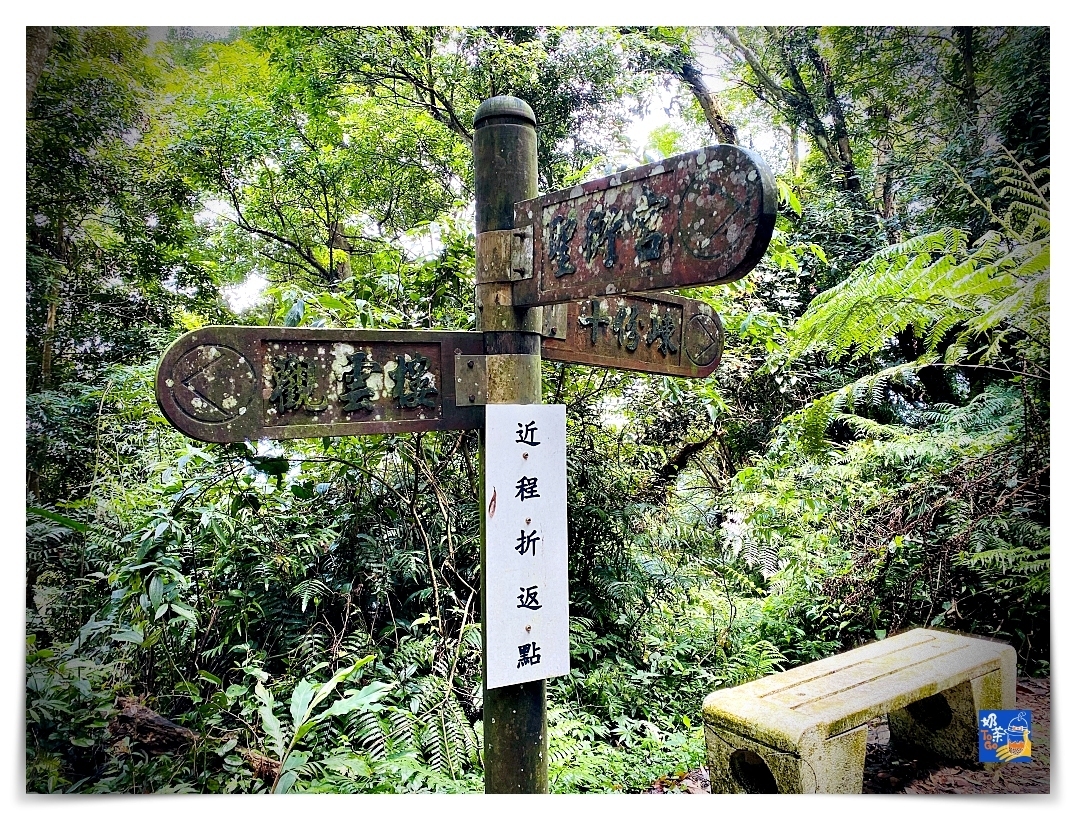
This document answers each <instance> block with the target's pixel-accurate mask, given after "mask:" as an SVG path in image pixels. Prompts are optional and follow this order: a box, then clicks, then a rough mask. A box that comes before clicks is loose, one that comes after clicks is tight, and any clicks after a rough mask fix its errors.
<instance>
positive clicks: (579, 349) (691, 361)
mask: <svg viewBox="0 0 1076 820" xmlns="http://www.w3.org/2000/svg"><path fill="white" fill-rule="evenodd" d="M545 310H546V311H547V313H549V312H552V313H553V315H554V316H556V319H553V320H550V321H551V322H553V321H555V322H556V324H550V326H549V327H548V328H546V330H545V333H546V334H547V335H546V338H543V339H542V358H544V359H552V360H553V361H558V362H571V363H574V364H591V365H597V366H599V367H615V368H619V369H621V370H642V371H645V372H647V373H664V374H667V375H670V376H693V377H702V376H708V375H710V373H712V372H713V371H714V370H715V369H716V368H717V365H718V364H719V363H720V361H721V350H722V347H723V346H724V338H725V337H724V329H723V328H722V326H721V319H720V317H719V316H718V315H717V313H716V312H715V311H714V310H713V308H711V307H710V306H709V305H707V304H706V303H705V302H699V301H696V300H695V299H684V298H681V297H679V296H673V295H672V294H668V293H660V294H659V293H655V294H648V295H646V296H640V295H638V294H624V295H616V296H593V297H589V298H586V299H577V300H574V301H572V302H568V303H566V304H564V305H555V306H554V309H553V310H551V308H550V307H546V308H545ZM558 325H559V326H558Z"/></svg>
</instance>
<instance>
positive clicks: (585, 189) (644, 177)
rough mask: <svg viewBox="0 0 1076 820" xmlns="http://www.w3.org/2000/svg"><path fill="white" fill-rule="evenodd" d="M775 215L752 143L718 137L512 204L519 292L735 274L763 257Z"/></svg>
mask: <svg viewBox="0 0 1076 820" xmlns="http://www.w3.org/2000/svg"><path fill="white" fill-rule="evenodd" d="M776 215H777V195H776V186H775V184H774V180H773V174H772V173H771V171H770V169H769V168H768V166H767V165H766V163H765V162H764V161H763V160H762V159H761V158H760V157H759V156H758V155H757V154H755V153H753V152H751V151H748V150H746V149H744V148H740V147H738V146H735V145H713V146H709V147H707V148H702V149H700V150H698V151H691V152H689V153H686V154H680V155H678V156H675V157H669V158H668V159H665V160H662V161H661V162H655V163H652V164H650V165H643V166H640V167H638V168H633V169H631V170H629V171H624V172H623V173H620V174H614V175H613V176H609V177H604V178H603V179H597V180H594V181H592V182H587V183H583V184H581V185H576V186H575V187H574V188H569V189H565V190H563V191H557V192H555V193H551V194H546V195H545V196H540V197H537V198H535V199H529V200H526V201H525V202H519V203H516V206H515V240H516V243H515V248H514V250H513V260H514V261H513V274H514V277H515V278H516V281H515V282H514V284H513V300H514V302H515V304H516V305H548V304H554V303H557V302H565V301H568V300H571V299H579V298H585V297H590V296H608V295H611V294H614V293H639V292H645V291H652V290H669V289H675V288H683V287H690V286H693V285H701V284H718V283H722V282H732V281H734V280H736V279H739V278H741V277H742V276H744V275H745V274H746V273H747V272H748V271H750V270H751V269H752V268H753V267H754V266H755V265H757V264H758V262H759V260H760V259H761V258H762V255H763V253H765V251H766V246H767V245H768V244H769V241H770V236H771V235H772V233H773V227H774V222H775V220H776Z"/></svg>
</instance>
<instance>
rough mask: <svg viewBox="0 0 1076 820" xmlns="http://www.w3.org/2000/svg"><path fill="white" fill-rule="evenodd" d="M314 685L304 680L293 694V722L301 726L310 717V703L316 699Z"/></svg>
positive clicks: (294, 724)
mask: <svg viewBox="0 0 1076 820" xmlns="http://www.w3.org/2000/svg"><path fill="white" fill-rule="evenodd" d="M314 691H315V690H314V684H312V683H311V682H310V681H309V680H307V679H306V678H303V679H302V680H301V681H299V683H298V684H297V685H296V687H295V690H294V691H293V692H292V693H291V722H292V725H293V726H299V725H300V724H302V723H303V722H304V721H305V720H306V719H307V718H308V717H309V716H310V701H311V699H312V698H313V697H314Z"/></svg>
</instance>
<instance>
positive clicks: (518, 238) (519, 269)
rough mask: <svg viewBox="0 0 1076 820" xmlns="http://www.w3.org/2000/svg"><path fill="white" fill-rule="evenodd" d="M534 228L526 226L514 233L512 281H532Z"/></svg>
mask: <svg viewBox="0 0 1076 820" xmlns="http://www.w3.org/2000/svg"><path fill="white" fill-rule="evenodd" d="M533 259H534V228H533V226H531V225H526V226H524V227H522V228H519V229H516V230H513V231H512V252H511V260H512V261H511V270H512V280H513V281H519V280H521V279H530V278H531V277H532V276H533V275H534V270H533V261H532V260H533Z"/></svg>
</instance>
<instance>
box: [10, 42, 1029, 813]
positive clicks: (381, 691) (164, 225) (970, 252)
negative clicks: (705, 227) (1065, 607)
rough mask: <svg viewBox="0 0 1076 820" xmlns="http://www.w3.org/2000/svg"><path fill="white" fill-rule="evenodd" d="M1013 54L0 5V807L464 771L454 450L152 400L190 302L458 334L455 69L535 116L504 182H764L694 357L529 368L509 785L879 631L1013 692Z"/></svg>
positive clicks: (1021, 450) (468, 681)
mask: <svg viewBox="0 0 1076 820" xmlns="http://www.w3.org/2000/svg"><path fill="white" fill-rule="evenodd" d="M1049 46H1050V43H1049V30H1048V29H1046V28H1034V27H1029V28H1004V29H1001V28H982V27H956V28H945V29H931V30H927V29H910V28H890V29H875V28H849V27H832V28H781V27H770V28H728V27H716V28H671V27H656V28H655V27H650V28H616V27H608V28H593V27H588V28H555V27H529V28H518V27H517V28H497V27H470V28H422V27H395V28H393V27H367V28H301V29H300V28H250V29H234V30H230V31H211V30H200V29H188V28H177V29H171V30H168V31H167V32H166V33H165V32H159V31H158V32H156V33H154V35H153V36H152V37H151V36H150V32H148V31H147V30H144V29H128V28H73V27H53V28H28V29H27V69H28V72H27V81H28V82H27V99H26V118H27V131H26V158H27V164H26V186H27V199H26V223H25V224H26V327H27V338H26V390H27V397H26V499H27V502H26V503H27V509H26V514H27V517H26V568H27V577H26V610H25V611H26V685H27V691H26V788H27V790H29V791H35V792H43V791H73V792H147V791H169V792H182V791H194V792H256V791H267V790H274V791H307V792H318V791H330V792H417V791H442V792H465V791H476V790H481V784H482V779H481V759H480V750H481V731H482V722H481V721H482V702H481V696H482V689H481V681H480V671H481V670H480V657H481V655H480V651H481V646H480V627H479V623H478V618H479V617H480V615H479V613H478V612H477V611H476V610H477V602H476V598H477V593H476V589H477V585H478V519H477V514H478V512H477V502H476V489H477V488H476V476H475V470H476V466H477V459H476V454H477V434H476V433H474V432H466V433H444V434H436V433H428V434H418V435H400V436H371V437H363V438H340V439H325V440H313V441H300V442H289V443H270V442H258V443H250V444H248V445H228V446H220V445H202V444H199V443H196V442H193V441H191V440H189V439H186V438H184V437H183V436H182V435H180V434H179V433H177V432H176V431H175V430H173V429H172V428H171V427H170V426H169V425H168V424H167V423H165V421H164V420H163V418H162V417H161V415H160V413H159V411H158V409H157V406H156V403H155V401H154V397H153V389H152V386H153V375H154V371H155V368H156V363H157V360H158V358H159V356H160V354H161V352H162V351H163V350H164V349H165V347H166V346H167V345H168V344H169V343H170V341H171V340H173V339H174V338H176V337H177V336H178V335H179V334H181V333H183V332H185V331H187V330H190V329H193V328H197V327H199V326H202V325H205V324H220V323H226V324H227V323H240V324H277V325H281V324H282V325H289V326H306V327H380V328H431V327H442V328H464V329H469V328H472V327H473V326H474V314H473V311H474V308H473V301H472V297H473V293H472V285H473V254H474V233H473V230H474V229H473V221H472V220H473V202H472V199H473V190H472V184H473V174H472V170H471V157H470V142H471V138H472V127H471V118H472V116H473V113H474V110H475V108H476V107H477V105H478V103H479V102H480V101H481V100H482V99H484V98H486V97H488V96H492V95H496V94H514V95H516V96H519V97H522V98H523V99H525V100H527V101H528V102H529V103H530V105H531V106H532V107H533V109H534V111H535V113H536V115H537V118H538V123H539V128H538V134H539V161H540V187H541V189H542V190H543V191H550V190H554V189H557V188H561V187H565V186H568V185H571V184H574V183H575V182H577V181H580V180H585V179H590V178H595V177H599V176H602V175H604V174H606V173H610V172H612V171H615V170H616V169H617V168H620V167H623V166H631V165H635V164H638V163H642V162H646V161H651V160H656V159H659V158H662V157H665V156H669V155H672V154H675V153H678V152H681V151H687V150H690V149H693V148H697V147H699V146H702V145H705V144H710V143H714V142H719V141H721V142H738V143H740V144H743V145H746V146H749V147H754V148H755V149H756V150H758V151H760V152H761V153H762V154H763V155H764V157H765V158H766V159H767V161H768V162H769V163H770V164H771V167H772V168H773V169H774V171H775V173H776V175H777V178H778V186H779V191H780V198H781V208H780V215H779V218H778V226H777V227H778V230H777V232H776V234H775V237H774V240H773V242H772V243H771V245H770V249H769V252H768V253H767V255H766V257H765V259H764V260H763V262H762V263H761V264H760V266H759V267H758V268H757V269H756V270H755V271H753V272H752V273H751V274H750V275H748V276H747V277H746V278H745V279H743V280H741V281H739V282H737V283H735V284H732V285H727V286H721V287H711V288H699V289H695V290H691V291H685V292H684V293H685V295H690V296H693V297H695V298H701V299H705V300H707V301H708V302H710V303H711V304H712V305H713V306H714V307H715V308H716V309H717V310H718V312H719V313H720V314H721V316H722V317H723V319H724V324H725V327H726V332H727V338H726V350H725V354H724V357H723V361H722V364H721V366H720V368H719V369H718V370H717V371H716V373H715V374H714V375H713V376H711V377H710V378H707V379H705V380H701V381H690V380H681V379H676V378H661V377H649V376H639V375H634V374H629V373H623V372H615V371H607V370H598V369H588V368H584V367H573V366H563V365H560V364H554V363H546V364H545V365H543V367H544V376H545V379H544V383H545V391H546V395H545V400H546V401H547V402H560V403H564V404H566V405H567V408H568V438H569V446H568V471H569V543H570V569H569V571H570V590H571V593H570V594H571V647H572V665H573V669H572V672H571V674H570V675H569V676H566V677H562V678H557V679H553V680H551V681H550V779H551V784H552V789H553V790H554V791H558V792H580V791H640V790H643V789H645V788H646V787H647V786H648V785H649V784H650V783H651V782H653V781H654V779H655V778H658V777H660V776H663V775H667V774H668V773H670V772H677V771H679V772H683V771H686V770H688V769H690V768H692V767H695V766H698V765H699V764H700V763H701V761H702V760H703V755H704V751H703V742H702V730H701V725H700V708H701V703H702V699H703V698H704V697H705V695H706V694H707V693H708V692H710V691H713V690H714V689H716V688H719V687H723V686H732V685H735V684H738V683H742V682H745V681H747V680H750V679H752V678H755V677H758V676H761V675H765V674H767V673H770V672H773V671H776V670H778V669H782V668H788V667H790V666H794V665H796V664H800V663H804V662H807V661H811V660H814V659H817V658H820V657H824V656H827V655H830V654H832V653H834V652H837V651H840V650H842V649H845V648H849V647H852V646H855V645H857V644H860V643H863V642H865V641H870V640H874V639H876V638H879V637H884V636H885V635H886V634H890V633H892V632H894V631H897V630H901V629H905V628H908V627H911V626H924V625H931V626H939V627H945V628H951V629H958V630H962V631H969V632H977V633H980V634H984V635H990V636H994V637H997V638H1000V639H1003V640H1006V641H1009V642H1010V643H1011V644H1012V645H1013V646H1014V647H1015V648H1016V650H1017V652H1018V657H1019V663H1020V667H1021V671H1022V673H1023V674H1030V675H1035V676H1045V675H1048V674H1049V668H1050V635H1049V592H1050V584H1049V577H1050V573H1049V568H1050V563H1049V540H1050V539H1049V514H1050V508H1049V487H1050V457H1049V432H1050V402H1049V385H1050V381H1049V377H1050V374H1049V366H1050V359H1049V341H1050V336H1049V334H1050V330H1049V161H1050V155H1049ZM661 98H664V99H665V100H668V101H670V102H669V107H668V110H667V111H666V112H665V113H666V114H667V123H666V124H664V125H661V126H660V127H658V128H656V129H655V130H653V131H652V132H651V133H650V135H649V137H648V140H647V142H646V143H645V144H631V143H630V141H629V140H627V139H626V138H625V137H624V136H623V135H624V134H625V131H626V128H627V126H628V124H629V123H630V122H631V121H632V119H633V118H638V117H639V116H640V115H641V114H642V113H644V112H645V110H646V109H647V107H648V106H649V107H650V108H651V109H653V108H654V106H656V105H657V103H656V102H655V100H657V99H661ZM153 715H160V716H163V717H164V718H167V719H168V720H169V721H172V722H173V723H172V724H170V725H166V724H157V731H156V732H152V733H148V734H147V729H146V726H147V725H149V724H147V723H146V721H147V720H149V719H151V718H152V716H153ZM136 725H137V726H140V727H141V728H140V729H139V730H138V731H136V732H134V734H132V727H134V726H136Z"/></svg>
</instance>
